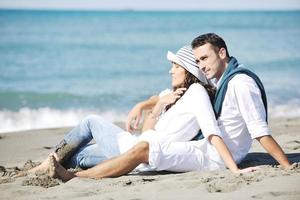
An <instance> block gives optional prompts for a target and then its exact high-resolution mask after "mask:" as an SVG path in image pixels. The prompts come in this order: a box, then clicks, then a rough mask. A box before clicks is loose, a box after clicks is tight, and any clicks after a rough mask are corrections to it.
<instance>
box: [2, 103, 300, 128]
mask: <svg viewBox="0 0 300 200" xmlns="http://www.w3.org/2000/svg"><path fill="white" fill-rule="evenodd" d="M91 114H96V115H100V116H102V117H103V118H105V119H107V120H109V121H111V122H120V121H125V119H126V115H127V113H125V112H123V113H121V112H116V111H114V110H111V111H105V112H103V111H99V110H87V109H67V110H59V109H53V108H49V107H42V108H38V109H32V108H28V107H24V108H21V109H19V110H18V111H11V110H0V121H1V124H0V133H5V132H15V131H23V130H31V129H43V128H57V127H67V126H75V125H77V124H78V123H79V122H80V121H81V120H82V119H83V118H85V117H86V116H88V115H91ZM280 117H287V118H294V117H300V102H299V101H290V102H288V103H287V104H285V105H279V104H278V105H276V106H275V105H273V104H270V105H269V118H280Z"/></svg>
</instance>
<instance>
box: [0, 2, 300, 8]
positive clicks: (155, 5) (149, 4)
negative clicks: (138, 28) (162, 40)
mask: <svg viewBox="0 0 300 200" xmlns="http://www.w3.org/2000/svg"><path fill="white" fill-rule="evenodd" d="M0 8H21V9H24V8H25V9H31V8H33V9H76V10H77V9H78V10H120V9H134V10H296V9H297V10H299V9H300V0H210V1H209V0H206V1H204V0H147V1H144V0H0Z"/></svg>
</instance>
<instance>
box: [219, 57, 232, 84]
mask: <svg viewBox="0 0 300 200" xmlns="http://www.w3.org/2000/svg"><path fill="white" fill-rule="evenodd" d="M229 61H230V59H229V58H228V57H226V60H225V63H224V67H223V71H222V72H221V74H220V76H219V77H218V78H217V77H216V80H217V83H218V82H219V81H220V79H221V78H222V76H223V74H224V72H225V71H226V69H227V67H228V64H229Z"/></svg>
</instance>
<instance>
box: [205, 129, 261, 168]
mask: <svg viewBox="0 0 300 200" xmlns="http://www.w3.org/2000/svg"><path fill="white" fill-rule="evenodd" d="M208 140H209V142H210V143H211V144H212V145H214V147H215V148H216V149H217V151H218V153H219V154H220V156H221V157H222V159H223V161H224V163H225V164H226V166H227V167H228V168H229V169H230V171H231V172H233V173H244V172H252V171H255V170H256V169H257V167H248V168H245V169H239V168H238V167H237V165H236V163H235V161H234V160H233V157H232V155H231V153H230V151H229V149H228V148H227V146H226V144H225V143H224V141H223V139H222V138H221V137H220V136H218V135H210V136H209V137H208Z"/></svg>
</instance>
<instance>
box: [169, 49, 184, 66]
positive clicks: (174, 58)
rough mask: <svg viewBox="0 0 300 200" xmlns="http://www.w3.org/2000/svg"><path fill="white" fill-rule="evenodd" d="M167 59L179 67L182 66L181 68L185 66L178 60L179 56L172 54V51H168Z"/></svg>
mask: <svg viewBox="0 0 300 200" xmlns="http://www.w3.org/2000/svg"><path fill="white" fill-rule="evenodd" d="M167 59H168V60H169V61H171V62H174V63H176V64H178V65H180V66H182V67H183V66H184V64H183V63H182V62H181V61H180V60H179V59H178V58H177V56H176V55H175V54H174V53H172V52H171V51H168V53H167Z"/></svg>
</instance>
